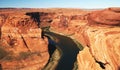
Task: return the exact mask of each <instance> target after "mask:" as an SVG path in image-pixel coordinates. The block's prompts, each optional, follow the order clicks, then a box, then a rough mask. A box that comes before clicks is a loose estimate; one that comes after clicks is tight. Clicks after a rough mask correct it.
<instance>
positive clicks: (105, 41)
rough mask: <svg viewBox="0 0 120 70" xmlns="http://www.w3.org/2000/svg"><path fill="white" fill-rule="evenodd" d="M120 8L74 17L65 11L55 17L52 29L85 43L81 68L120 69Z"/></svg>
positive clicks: (79, 56)
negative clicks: (58, 16) (65, 13)
mask: <svg viewBox="0 0 120 70" xmlns="http://www.w3.org/2000/svg"><path fill="white" fill-rule="evenodd" d="M119 9H120V8H108V9H105V10H99V11H91V12H89V13H88V12H87V13H86V14H82V15H81V18H77V17H78V16H79V15H77V16H75V17H74V19H71V17H72V15H71V16H66V15H63V16H60V18H57V19H55V20H53V23H52V24H51V30H53V31H55V32H57V33H59V32H60V34H61V33H62V34H64V35H68V36H70V37H71V38H73V39H75V40H77V41H78V42H79V43H81V44H82V46H83V47H85V48H84V50H82V51H80V53H79V54H78V56H77V61H78V68H79V70H103V69H104V70H119V69H120V52H119V51H120V50H119V49H120V21H119V20H120V12H119V11H120V10H119ZM61 17H62V19H61ZM63 17H64V18H63ZM61 20H62V21H61ZM63 21H64V22H63ZM54 26H55V27H54ZM87 47H88V48H87Z"/></svg>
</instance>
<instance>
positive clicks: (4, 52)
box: [0, 47, 8, 60]
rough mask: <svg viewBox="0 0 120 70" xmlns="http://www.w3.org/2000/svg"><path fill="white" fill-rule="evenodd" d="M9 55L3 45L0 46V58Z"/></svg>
mask: <svg viewBox="0 0 120 70" xmlns="http://www.w3.org/2000/svg"><path fill="white" fill-rule="evenodd" d="M7 55H8V52H7V51H6V50H5V49H3V48H2V47H0V60H1V59H3V58H4V57H5V56H7Z"/></svg>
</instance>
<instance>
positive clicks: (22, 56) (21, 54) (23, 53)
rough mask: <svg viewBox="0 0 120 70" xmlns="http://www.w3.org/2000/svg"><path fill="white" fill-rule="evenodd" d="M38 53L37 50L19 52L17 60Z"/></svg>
mask: <svg viewBox="0 0 120 70" xmlns="http://www.w3.org/2000/svg"><path fill="white" fill-rule="evenodd" d="M35 54H36V55H38V56H40V53H39V52H20V53H19V57H18V60H19V59H26V58H28V57H29V56H32V55H35Z"/></svg>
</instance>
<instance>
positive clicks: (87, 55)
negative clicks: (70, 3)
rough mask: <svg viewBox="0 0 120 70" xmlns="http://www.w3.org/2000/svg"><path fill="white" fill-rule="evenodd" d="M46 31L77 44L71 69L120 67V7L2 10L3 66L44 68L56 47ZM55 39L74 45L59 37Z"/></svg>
mask: <svg viewBox="0 0 120 70" xmlns="http://www.w3.org/2000/svg"><path fill="white" fill-rule="evenodd" d="M45 31H49V32H53V33H56V34H59V35H63V36H66V37H68V38H70V40H73V41H74V43H76V45H78V46H76V47H77V48H78V49H79V50H77V51H79V52H77V54H76V53H75V54H76V55H75V56H73V55H74V54H73V55H71V58H72V57H75V58H74V64H72V65H74V66H73V67H72V69H74V70H119V69H120V52H119V51H120V50H119V49H120V8H107V9H100V10H84V9H83V10H82V9H64V8H59V9H57V8H51V9H9V8H8V9H0V69H1V70H44V69H45V67H47V65H48V64H49V62H50V59H51V58H52V57H51V55H52V54H51V53H50V51H51V50H50V48H51V47H52V46H53V45H52V46H51V47H49V44H50V41H49V38H48V37H47V36H45V34H46V33H45ZM56 37H57V36H56ZM62 40H63V42H62ZM53 41H55V42H56V43H58V44H61V45H63V44H64V43H65V44H68V45H64V47H68V48H69V47H72V45H69V41H68V42H66V41H67V40H66V41H65V40H64V39H62V38H60V39H59V37H58V39H55V40H53ZM59 47H60V46H59ZM58 50H59V51H60V50H63V49H58ZM73 51H76V50H74V49H73ZM66 52H67V51H66ZM53 53H54V52H53ZM63 55H64V54H63ZM69 55H70V54H69ZM61 58H62V56H61ZM61 58H60V59H61ZM67 59H70V58H67ZM75 61H76V62H75ZM68 63H69V62H68ZM57 65H58V66H59V61H58V64H57ZM51 66H52V65H51ZM56 67H57V66H56ZM65 67H67V65H66V66H63V67H62V70H65ZM50 68H52V67H50ZM68 69H69V68H68ZM72 69H71V68H70V70H72ZM49 70H51V69H49ZM55 70H59V69H58V68H55Z"/></svg>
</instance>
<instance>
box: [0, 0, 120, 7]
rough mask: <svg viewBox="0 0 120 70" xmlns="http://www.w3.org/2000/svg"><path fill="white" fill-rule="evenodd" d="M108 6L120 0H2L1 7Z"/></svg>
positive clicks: (118, 2)
mask: <svg viewBox="0 0 120 70" xmlns="http://www.w3.org/2000/svg"><path fill="white" fill-rule="evenodd" d="M8 7H13V8H88V9H92V8H108V7H120V0H0V8H8Z"/></svg>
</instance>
